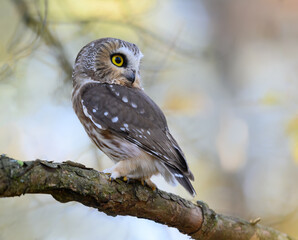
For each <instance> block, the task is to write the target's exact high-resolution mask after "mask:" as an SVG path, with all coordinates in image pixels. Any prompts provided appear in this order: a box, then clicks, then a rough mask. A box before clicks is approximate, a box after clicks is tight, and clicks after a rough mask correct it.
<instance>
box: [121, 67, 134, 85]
mask: <svg viewBox="0 0 298 240" xmlns="http://www.w3.org/2000/svg"><path fill="white" fill-rule="evenodd" d="M124 77H125V78H126V79H127V80H128V81H130V82H131V83H134V81H135V80H136V70H134V69H132V70H129V71H127V72H126V73H125V74H124Z"/></svg>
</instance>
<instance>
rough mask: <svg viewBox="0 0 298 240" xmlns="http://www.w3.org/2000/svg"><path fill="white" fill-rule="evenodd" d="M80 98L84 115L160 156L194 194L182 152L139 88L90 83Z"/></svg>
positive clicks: (158, 112) (158, 109)
mask: <svg viewBox="0 0 298 240" xmlns="http://www.w3.org/2000/svg"><path fill="white" fill-rule="evenodd" d="M81 99H82V104H83V108H85V110H84V111H86V110H87V113H85V114H87V115H89V116H88V117H91V118H92V119H91V120H92V121H93V122H94V123H95V124H97V125H99V126H100V127H101V128H103V129H108V130H109V131H111V132H113V133H114V134H116V135H118V136H120V137H123V138H125V139H126V140H128V141H130V142H132V143H134V144H136V145H137V146H138V147H140V148H142V149H144V150H145V151H146V152H148V153H149V154H151V155H154V156H156V157H157V158H158V159H161V160H162V162H163V163H164V164H165V165H166V166H167V167H168V169H169V171H170V172H172V174H173V175H174V176H175V177H176V179H177V180H178V181H179V182H180V183H181V184H182V185H183V186H185V185H187V187H186V186H185V187H186V188H187V189H188V190H189V191H190V192H191V193H192V194H193V193H194V190H193V188H192V186H191V184H190V182H189V179H191V180H193V179H194V178H193V175H192V173H191V172H190V170H189V168H188V165H187V163H186V160H185V157H184V154H183V152H182V150H181V149H180V147H179V146H178V144H177V142H176V141H175V139H174V138H173V137H172V135H171V134H170V132H169V130H168V126H167V122H166V119H165V116H164V114H163V113H162V111H161V110H160V108H159V107H158V106H157V105H156V104H155V103H154V102H153V100H151V99H150V98H149V97H148V96H147V95H146V94H145V93H144V91H143V90H141V89H137V88H129V87H125V86H120V85H116V84H96V83H95V84H94V83H92V84H89V86H88V87H86V88H85V89H84V90H83V92H82V95H81ZM185 177H186V178H185ZM188 178H189V179H188ZM189 185H190V186H191V187H190V186H189Z"/></svg>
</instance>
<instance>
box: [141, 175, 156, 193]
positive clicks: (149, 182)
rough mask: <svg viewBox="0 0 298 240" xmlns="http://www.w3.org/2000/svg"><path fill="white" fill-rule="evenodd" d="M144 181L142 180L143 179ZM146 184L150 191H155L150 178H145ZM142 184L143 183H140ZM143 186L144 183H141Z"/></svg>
mask: <svg viewBox="0 0 298 240" xmlns="http://www.w3.org/2000/svg"><path fill="white" fill-rule="evenodd" d="M143 181H144V180H143ZM145 182H146V184H147V185H148V186H149V187H150V188H151V189H152V191H154V192H155V191H156V189H157V187H156V185H155V184H154V183H153V182H152V181H151V180H150V178H147V179H145ZM142 185H143V184H142ZM143 186H144V185H143Z"/></svg>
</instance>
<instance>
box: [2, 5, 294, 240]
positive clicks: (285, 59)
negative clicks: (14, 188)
mask: <svg viewBox="0 0 298 240" xmlns="http://www.w3.org/2000/svg"><path fill="white" fill-rule="evenodd" d="M0 19H1V21H0V30H1V34H0V112H1V114H0V133H1V134H0V153H5V154H7V155H8V156H11V157H14V158H17V159H20V160H32V159H36V158H39V159H47V160H55V161H64V160H68V159H69V160H72V161H77V162H81V163H83V164H85V165H87V166H88V167H93V168H96V169H98V170H103V169H105V168H108V167H110V166H111V165H112V162H111V161H110V160H109V159H108V158H107V157H105V156H104V155H103V154H102V153H101V152H100V151H98V150H97V149H96V148H95V147H94V146H93V144H92V143H91V142H90V140H89V139H88V137H87V135H86V134H85V132H84V130H83V127H82V126H81V125H80V123H79V121H78V120H77V118H76V116H75V114H74V112H73V110H72V107H71V101H70V95H71V88H72V85H71V78H70V77H71V68H72V64H73V62H74V60H75V57H76V55H77V53H78V51H79V50H80V49H81V48H82V47H83V46H84V45H85V44H87V43H88V42H90V41H92V40H94V39H97V38H102V37H108V36H109V37H116V38H121V39H124V40H126V41H130V42H134V43H136V44H137V45H138V46H139V47H140V49H141V51H142V52H143V54H144V56H145V57H144V58H143V62H142V68H141V74H142V79H143V85H144V88H145V91H146V92H147V93H148V95H149V96H151V97H152V98H153V99H154V100H155V101H156V102H157V103H158V105H159V106H160V107H161V108H162V109H163V111H164V112H165V114H166V116H167V119H168V123H169V126H170V129H171V131H172V132H173V135H174V136H175V138H176V139H177V141H178V142H179V143H180V145H181V147H182V149H183V150H184V152H185V154H186V156H187V159H188V162H189V165H190V168H191V169H192V172H193V173H194V175H195V182H194V187H195V189H196V190H197V193H198V196H197V197H196V198H195V199H196V200H198V199H200V200H203V201H205V202H207V203H208V204H209V206H210V207H212V208H213V209H215V210H216V211H217V212H221V213H225V214H228V215H234V216H238V217H242V218H245V219H247V220H249V219H255V218H257V217H261V219H262V221H261V223H263V224H265V225H269V226H272V227H274V228H276V229H279V230H280V231H283V232H286V233H288V234H289V235H292V236H293V237H296V238H298V229H297V226H298V191H297V189H298V188H297V184H298V44H297V42H298V2H297V1H295V0H283V1H280V0H252V1H238V0H226V1H220V0H208V1H207V0H201V1H195V0H188V1H180V0H165V1H149V0H148V1H146V0H143V1H138V0H128V1H124V0H123V1H120V0H119V1H117V0H109V1H104V0H85V1H78V0H76V1H70V0H63V1H61V0H49V1H38V0H34V1H33V0H32V1H25V0H11V1H9V0H2V1H1V2H0ZM153 180H154V181H155V182H156V183H157V185H158V187H159V188H160V189H163V190H166V191H170V192H174V193H176V194H179V195H181V196H183V197H185V198H187V199H190V196H188V194H187V193H186V192H185V191H184V190H183V189H182V187H180V186H179V187H176V188H173V187H171V186H169V185H167V184H166V183H165V182H164V180H163V179H161V178H158V177H156V178H154V179H153ZM115 229H117V231H115ZM99 238H103V239H150V240H152V239H187V237H186V236H184V235H182V234H180V233H179V232H178V231H177V230H176V229H170V228H167V227H165V226H162V225H159V224H156V223H153V222H150V221H146V220H141V219H136V218H132V217H116V218H112V217H108V216H106V215H105V214H103V213H99V212H97V211H96V210H94V209H88V208H86V207H84V206H82V205H79V204H76V203H68V204H61V203H57V202H56V201H55V200H54V199H53V198H51V197H50V196H42V195H39V196H28V195H26V196H23V197H21V198H14V199H0V239H1V240H2V239H99Z"/></svg>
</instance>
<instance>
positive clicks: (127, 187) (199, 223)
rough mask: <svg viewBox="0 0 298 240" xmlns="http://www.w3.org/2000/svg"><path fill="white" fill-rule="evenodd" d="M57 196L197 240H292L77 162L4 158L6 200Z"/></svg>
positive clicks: (0, 193) (0, 167) (1, 181)
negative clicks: (30, 195) (159, 225)
mask: <svg viewBox="0 0 298 240" xmlns="http://www.w3.org/2000/svg"><path fill="white" fill-rule="evenodd" d="M27 193H44V194H51V195H52V196H53V197H54V198H55V199H56V200H57V201H59V202H62V203H65V202H69V201H76V202H80V203H82V204H84V205H86V206H88V207H93V208H97V209H98V210H99V211H101V212H105V213H106V214H108V215H111V216H116V215H130V216H136V217H139V218H146V219H150V220H153V221H155V222H158V223H162V224H166V225H168V226H170V227H175V228H177V229H178V230H179V231H180V232H182V233H185V234H188V235H189V236H191V237H193V238H194V239H208V240H211V239H216V240H220V239H230V240H233V239H237V240H238V239H241V240H242V239H243V240H244V239H270V240H274V239H279V240H282V239H292V238H291V237H289V236H287V235H286V234H284V233H280V232H278V231H277V230H274V229H272V228H268V227H264V226H262V225H259V224H256V223H250V222H247V221H244V220H241V219H237V218H233V217H228V216H224V215H220V214H217V213H215V212H214V211H213V210H211V209H210V208H209V207H208V206H207V205H206V204H204V203H202V202H197V204H194V203H191V202H190V201H187V200H185V199H183V198H180V197H179V196H176V195H174V194H170V193H166V192H164V191H160V190H157V191H155V192H154V191H152V190H151V189H150V188H149V187H147V186H142V185H141V184H140V183H139V182H138V181H132V182H130V183H125V182H124V181H122V180H121V179H116V180H113V181H112V182H110V181H109V176H107V175H106V174H104V173H101V172H98V171H96V170H93V169H91V168H86V167H85V166H84V165H82V164H78V163H74V162H71V161H67V162H63V163H54V162H48V161H42V160H35V161H27V162H22V161H18V160H15V159H12V158H9V157H6V156H5V155H1V156H0V197H14V196H20V195H22V194H27Z"/></svg>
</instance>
